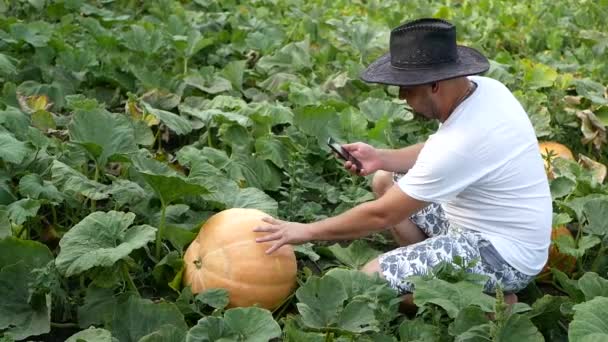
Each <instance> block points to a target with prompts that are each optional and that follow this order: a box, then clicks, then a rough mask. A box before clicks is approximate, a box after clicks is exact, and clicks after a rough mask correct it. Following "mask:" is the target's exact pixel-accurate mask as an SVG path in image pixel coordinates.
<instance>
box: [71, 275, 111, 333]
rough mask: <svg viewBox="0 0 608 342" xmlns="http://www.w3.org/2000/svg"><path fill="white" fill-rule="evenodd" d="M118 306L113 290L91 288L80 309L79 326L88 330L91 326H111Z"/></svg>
mask: <svg viewBox="0 0 608 342" xmlns="http://www.w3.org/2000/svg"><path fill="white" fill-rule="evenodd" d="M117 305H118V298H117V297H116V296H115V295H114V291H113V290H112V289H111V288H101V287H97V286H95V285H91V286H89V287H88V288H87V291H86V294H85V297H84V304H83V305H82V306H79V307H78V325H79V326H80V327H81V328H86V327H89V326H91V325H107V324H109V323H110V322H111V321H112V315H113V314H114V308H116V306H117Z"/></svg>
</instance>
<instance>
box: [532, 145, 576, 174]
mask: <svg viewBox="0 0 608 342" xmlns="http://www.w3.org/2000/svg"><path fill="white" fill-rule="evenodd" d="M538 148H539V150H540V154H541V155H542V157H543V161H544V163H545V172H546V173H547V177H549V179H553V177H554V175H553V169H552V167H551V165H550V164H549V163H548V162H547V156H548V155H549V154H550V155H551V159H553V158H564V159H568V160H574V155H573V154H572V151H570V149H569V148H568V147H566V146H565V145H563V144H560V143H558V142H555V141H541V142H539V143H538Z"/></svg>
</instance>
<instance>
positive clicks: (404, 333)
mask: <svg viewBox="0 0 608 342" xmlns="http://www.w3.org/2000/svg"><path fill="white" fill-rule="evenodd" d="M399 336H400V337H401V341H438V340H440V337H441V330H440V329H439V327H438V326H435V325H432V324H428V323H424V322H423V321H420V320H411V321H410V320H406V321H404V322H403V323H401V325H399Z"/></svg>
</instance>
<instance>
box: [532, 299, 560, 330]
mask: <svg viewBox="0 0 608 342" xmlns="http://www.w3.org/2000/svg"><path fill="white" fill-rule="evenodd" d="M569 301H570V299H569V298H568V297H566V296H552V295H548V294H545V295H544V296H543V297H542V298H540V299H537V300H536V301H535V302H534V304H532V311H531V312H530V313H529V314H528V317H530V319H531V320H532V323H534V325H536V326H537V327H538V329H539V330H540V331H543V332H547V331H560V330H561V327H560V319H561V318H562V313H561V310H560V308H561V306H562V305H563V304H564V303H567V302H569Z"/></svg>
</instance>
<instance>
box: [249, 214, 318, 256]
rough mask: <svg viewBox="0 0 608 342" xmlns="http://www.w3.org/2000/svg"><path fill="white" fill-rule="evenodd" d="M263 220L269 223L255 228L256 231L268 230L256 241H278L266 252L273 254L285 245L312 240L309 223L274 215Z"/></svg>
mask: <svg viewBox="0 0 608 342" xmlns="http://www.w3.org/2000/svg"><path fill="white" fill-rule="evenodd" d="M262 221H264V222H266V223H268V224H269V225H267V226H259V227H255V228H254V229H253V231H254V232H267V233H270V234H267V235H265V236H263V237H259V238H257V239H255V241H256V242H268V241H276V242H275V243H274V244H273V245H272V247H270V248H269V249H267V250H266V254H271V253H272V252H274V251H276V250H277V249H279V248H281V247H282V246H283V245H286V244H292V245H297V244H301V243H304V242H308V241H310V240H312V234H311V232H310V229H309V225H307V224H304V223H297V222H287V221H282V220H277V219H275V218H272V217H265V218H263V219H262Z"/></svg>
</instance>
